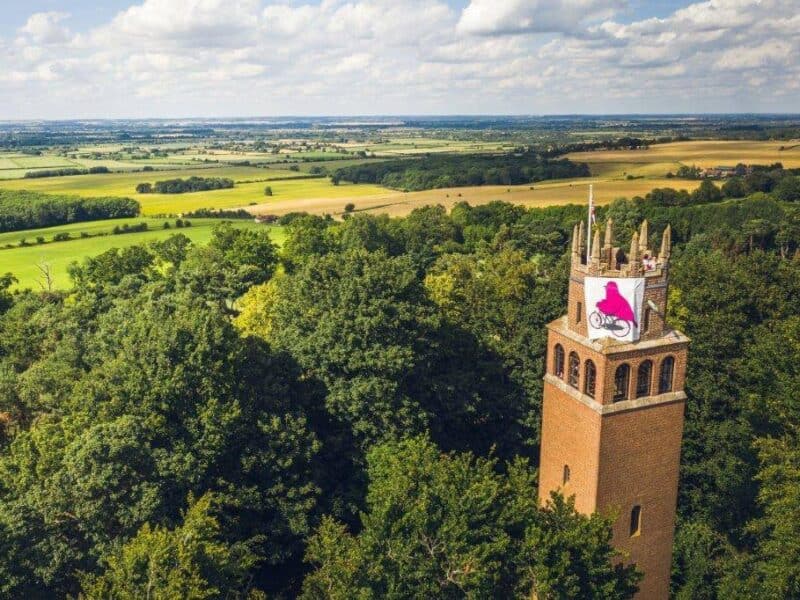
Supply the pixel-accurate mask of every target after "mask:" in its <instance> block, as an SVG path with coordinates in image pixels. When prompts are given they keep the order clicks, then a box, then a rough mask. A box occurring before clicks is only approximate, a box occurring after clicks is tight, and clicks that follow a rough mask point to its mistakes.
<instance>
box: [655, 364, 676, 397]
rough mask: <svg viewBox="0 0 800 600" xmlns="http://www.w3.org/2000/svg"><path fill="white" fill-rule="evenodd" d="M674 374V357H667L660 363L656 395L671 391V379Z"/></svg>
mask: <svg viewBox="0 0 800 600" xmlns="http://www.w3.org/2000/svg"><path fill="white" fill-rule="evenodd" d="M674 374H675V357H673V356H667V357H666V358H665V359H664V360H662V361H661V372H660V373H659V374H658V393H659V394H666V393H667V392H671V391H672V378H673V375H674Z"/></svg>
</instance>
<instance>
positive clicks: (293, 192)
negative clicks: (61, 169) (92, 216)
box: [0, 167, 383, 215]
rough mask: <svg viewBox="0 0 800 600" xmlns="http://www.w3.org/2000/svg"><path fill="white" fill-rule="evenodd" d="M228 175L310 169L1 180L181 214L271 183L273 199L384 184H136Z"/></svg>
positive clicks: (356, 192) (370, 189) (256, 197)
mask: <svg viewBox="0 0 800 600" xmlns="http://www.w3.org/2000/svg"><path fill="white" fill-rule="evenodd" d="M191 175H197V176H199V177H229V178H231V179H233V180H235V181H254V180H265V179H274V178H284V177H288V178H294V177H305V176H307V173H304V172H301V171H290V170H285V169H260V168H255V167H217V168H211V169H208V168H207V169H183V170H177V171H158V172H147V173H107V174H101V175H74V176H69V177H45V178H41V179H17V180H8V181H0V188H5V189H14V190H32V191H37V192H44V193H59V194H74V195H77V196H90V197H92V196H127V197H129V198H134V199H136V200H138V201H139V203H140V204H141V205H142V213H143V214H144V215H157V214H167V213H168V214H179V213H184V212H189V211H193V210H197V209H198V208H231V207H238V206H245V207H246V206H248V205H249V204H251V203H259V202H263V201H264V198H265V196H264V188H265V187H266V186H267V185H269V186H270V187H271V188H272V193H273V196H272V197H273V198H275V199H282V200H291V199H295V198H304V197H305V198H308V197H317V196H325V197H329V198H343V197H347V198H350V197H359V196H363V195H369V194H375V193H378V192H380V191H382V190H383V188H381V187H378V186H374V185H353V184H341V185H338V186H335V185H333V184H332V183H331V182H330V180H329V179H328V178H319V179H300V180H297V181H292V180H291V179H289V180H281V181H255V182H254V183H241V184H237V185H236V186H235V187H234V188H232V189H227V190H212V191H208V192H194V193H189V194H137V193H136V185H137V184H138V183H142V182H154V181H158V180H163V179H170V178H174V177H182V178H184V177H189V176H191Z"/></svg>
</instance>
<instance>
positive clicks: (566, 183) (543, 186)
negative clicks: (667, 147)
mask: <svg viewBox="0 0 800 600" xmlns="http://www.w3.org/2000/svg"><path fill="white" fill-rule="evenodd" d="M590 183H593V184H594V198H595V202H597V203H598V204H605V203H608V202H611V201H612V200H615V199H616V198H630V197H633V196H644V195H645V194H647V193H648V192H649V191H651V190H652V189H653V188H657V187H675V188H677V189H686V190H689V191H691V190H693V189H695V188H696V187H697V186H698V185H700V182H699V181H682V180H676V179H664V178H661V179H634V180H626V179H623V180H619V181H610V180H605V179H603V178H591V179H588V178H587V179H572V180H557V181H544V182H541V183H536V184H534V185H533V186H531V185H527V184H526V185H517V186H513V185H512V186H499V185H487V186H473V187H460V188H443V189H439V190H425V191H423V192H409V193H403V192H397V191H393V190H382V192H381V193H377V194H372V195H364V196H360V197H350V198H347V197H341V198H330V197H309V198H298V199H292V200H282V199H279V198H273V199H272V200H271V201H268V202H265V203H262V204H259V205H257V206H247V207H244V208H247V209H248V210H250V211H251V212H253V213H255V214H276V215H282V214H285V213H288V212H292V211H307V212H310V213H314V214H325V213H328V214H339V213H341V212H342V211H343V210H344V205H345V203H347V202H353V203H354V204H355V205H356V210H358V211H362V210H363V211H369V212H373V213H388V214H390V215H393V216H402V215H406V214H408V213H409V212H411V211H412V210H414V209H415V208H418V207H420V206H425V205H426V204H441V205H443V206H445V207H446V208H448V209H449V208H450V207H452V206H453V205H454V204H455V203H457V202H462V201H465V202H469V203H470V204H472V205H477V204H486V203H488V202H491V201H493V200H503V201H505V202H511V203H514V204H522V205H524V206H529V207H534V206H535V207H541V206H554V205H562V204H584V203H586V202H587V199H588V194H589V184H590Z"/></svg>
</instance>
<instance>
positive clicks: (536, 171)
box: [333, 152, 589, 191]
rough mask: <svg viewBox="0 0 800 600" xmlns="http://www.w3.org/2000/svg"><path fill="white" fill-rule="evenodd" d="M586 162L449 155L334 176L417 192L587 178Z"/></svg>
mask: <svg viewBox="0 0 800 600" xmlns="http://www.w3.org/2000/svg"><path fill="white" fill-rule="evenodd" d="M588 176H589V167H588V166H587V165H586V164H585V163H573V162H571V161H569V160H567V159H564V158H562V159H548V158H542V157H541V156H539V155H538V154H536V153H534V152H523V153H521V154H505V155H495V154H449V155H430V154H429V155H426V156H423V157H419V158H410V159H400V160H391V161H381V162H374V163H363V164H359V165H353V166H350V167H344V168H342V169H338V170H337V171H336V172H335V174H334V176H333V179H334V180H335V181H334V182H335V183H336V182H338V181H340V180H344V181H351V182H353V183H377V184H380V185H385V186H386V187H390V188H394V189H401V190H409V191H418V190H428V189H433V188H444V187H460V186H470V185H516V184H520V183H531V182H534V181H541V180H543V179H565V178H569V177H588Z"/></svg>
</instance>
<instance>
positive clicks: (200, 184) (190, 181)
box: [136, 175, 234, 194]
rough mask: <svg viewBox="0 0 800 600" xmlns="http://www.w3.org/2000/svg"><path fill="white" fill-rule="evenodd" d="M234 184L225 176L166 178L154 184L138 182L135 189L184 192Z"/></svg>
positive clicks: (228, 187)
mask: <svg viewBox="0 0 800 600" xmlns="http://www.w3.org/2000/svg"><path fill="white" fill-rule="evenodd" d="M233 185H234V182H233V179H228V178H227V177H197V176H194V175H193V176H192V177H187V178H186V179H167V180H164V181H156V182H155V184H152V185H151V184H149V183H140V184H139V185H137V186H136V191H137V192H138V193H140V194H151V193H154V194H186V193H191V192H206V191H208V190H224V189H230V188H232V187H233Z"/></svg>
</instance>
